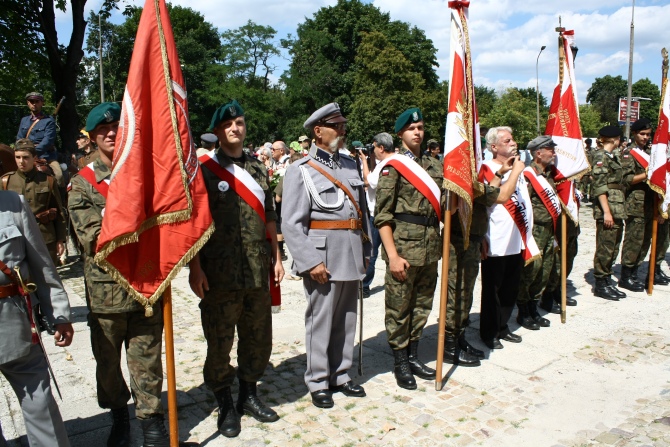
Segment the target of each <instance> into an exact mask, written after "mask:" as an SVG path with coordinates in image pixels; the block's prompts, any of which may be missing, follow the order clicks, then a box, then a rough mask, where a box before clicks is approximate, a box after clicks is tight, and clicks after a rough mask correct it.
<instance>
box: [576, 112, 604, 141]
mask: <svg viewBox="0 0 670 447" xmlns="http://www.w3.org/2000/svg"><path fill="white" fill-rule="evenodd" d="M579 124H580V125H581V127H582V136H583V137H584V138H596V137H597V136H598V131H599V130H600V129H601V128H602V127H603V126H605V124H604V123H603V122H602V121H600V113H598V111H597V110H596V109H595V107H594V106H593V104H580V105H579Z"/></svg>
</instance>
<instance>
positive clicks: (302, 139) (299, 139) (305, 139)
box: [298, 135, 309, 143]
mask: <svg viewBox="0 0 670 447" xmlns="http://www.w3.org/2000/svg"><path fill="white" fill-rule="evenodd" d="M307 140H309V137H308V136H307V135H300V138H298V142H299V143H302V142H303V141H307Z"/></svg>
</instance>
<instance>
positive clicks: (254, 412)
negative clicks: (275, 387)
mask: <svg viewBox="0 0 670 447" xmlns="http://www.w3.org/2000/svg"><path fill="white" fill-rule="evenodd" d="M236 409H237V412H238V413H239V414H240V416H241V415H243V414H245V413H246V414H250V415H251V416H253V417H254V419H256V420H257V421H260V422H276V421H278V420H279V415H277V413H276V412H275V411H274V410H273V409H272V408H270V407H268V406H267V405H265V404H264V403H263V401H261V400H260V399H259V398H258V395H257V394H256V382H245V381H243V380H240V392H239V394H238V396H237V408H236Z"/></svg>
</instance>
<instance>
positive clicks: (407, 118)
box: [395, 107, 423, 133]
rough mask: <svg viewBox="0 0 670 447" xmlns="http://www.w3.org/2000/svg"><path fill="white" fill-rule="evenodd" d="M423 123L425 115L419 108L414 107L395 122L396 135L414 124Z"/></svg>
mask: <svg viewBox="0 0 670 447" xmlns="http://www.w3.org/2000/svg"><path fill="white" fill-rule="evenodd" d="M419 121H423V115H422V114H421V109H419V108H418V107H413V108H411V109H407V110H405V111H404V112H402V113H401V114H400V116H399V117H398V119H397V120H396V121H395V133H399V132H400V131H401V130H403V129H404V128H405V126H408V125H410V124H412V123H418V122H419Z"/></svg>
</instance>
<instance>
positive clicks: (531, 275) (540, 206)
mask: <svg viewBox="0 0 670 447" xmlns="http://www.w3.org/2000/svg"><path fill="white" fill-rule="evenodd" d="M555 147H556V143H555V142H554V140H553V139H552V138H551V137H550V136H539V137H537V138H535V139H533V140H532V141H531V142H530V143H528V150H529V151H530V152H531V154H532V155H533V161H532V162H531V164H530V167H529V169H532V170H534V171H535V174H536V175H537V177H538V178H539V177H543V178H544V179H546V181H547V184H548V185H549V187H550V188H551V189H552V191H553V193H554V194H555V193H556V187H555V185H554V179H553V178H552V173H553V172H552V167H553V163H554V157H555ZM527 179H528V178H527ZM527 184H528V195H529V196H530V202H531V204H532V205H533V238H534V239H535V242H536V243H537V247H538V248H539V249H540V253H541V254H542V257H541V258H540V259H536V260H534V261H533V262H531V263H530V264H528V265H526V266H524V268H523V270H522V271H521V281H520V284H519V295H518V296H517V299H516V304H517V307H518V308H519V313H518V314H517V318H516V321H517V323H519V325H521V326H523V327H525V328H526V329H530V330H533V331H536V330H539V329H540V327H549V326H550V324H551V323H550V321H549V320H548V319H546V318H544V317H542V316H540V314H539V313H538V312H537V305H538V303H539V301H540V299H541V298H542V294H543V293H544V289H545V288H546V286H547V283H548V281H549V276H550V274H551V271H552V269H553V268H554V255H555V250H554V241H555V233H554V224H555V222H554V218H553V217H552V214H551V210H550V209H548V208H547V205H546V204H545V202H544V201H543V200H542V198H540V195H539V194H538V192H537V190H536V189H535V188H534V187H533V185H532V182H531V181H530V180H529V181H528V182H527ZM554 197H556V196H554ZM556 199H557V197H556ZM559 206H560V202H559ZM554 212H556V211H555V210H554ZM559 212H560V208H559Z"/></svg>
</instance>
